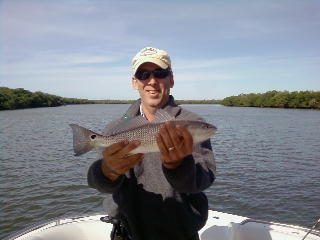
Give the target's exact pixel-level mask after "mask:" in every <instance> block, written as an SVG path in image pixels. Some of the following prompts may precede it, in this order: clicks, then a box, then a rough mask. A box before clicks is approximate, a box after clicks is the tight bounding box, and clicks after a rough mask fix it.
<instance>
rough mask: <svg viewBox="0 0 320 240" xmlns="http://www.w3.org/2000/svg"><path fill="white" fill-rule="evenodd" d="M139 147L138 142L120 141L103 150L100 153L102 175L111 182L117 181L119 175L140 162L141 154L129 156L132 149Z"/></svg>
mask: <svg viewBox="0 0 320 240" xmlns="http://www.w3.org/2000/svg"><path fill="white" fill-rule="evenodd" d="M139 145H140V142H139V141H133V142H128V141H121V142H118V143H114V144H112V145H110V146H109V147H107V148H105V150H104V151H103V152H102V156H103V159H102V165H101V168H102V169H101V170H102V172H103V174H104V175H105V176H106V177H107V178H109V179H110V180H112V181H115V180H116V179H118V178H119V177H120V176H121V175H123V174H125V173H126V172H127V171H129V169H130V168H133V167H134V166H135V165H136V164H137V163H139V162H140V161H142V159H143V157H144V155H143V154H142V153H137V154H132V155H129V152H131V151H132V150H133V149H135V148H137V147H138V146H139Z"/></svg>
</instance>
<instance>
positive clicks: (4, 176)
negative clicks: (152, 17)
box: [0, 105, 320, 238]
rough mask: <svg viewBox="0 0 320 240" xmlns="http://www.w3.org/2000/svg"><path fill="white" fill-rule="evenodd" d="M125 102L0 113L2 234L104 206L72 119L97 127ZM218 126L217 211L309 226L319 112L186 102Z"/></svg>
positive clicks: (313, 212) (212, 196)
mask: <svg viewBox="0 0 320 240" xmlns="http://www.w3.org/2000/svg"><path fill="white" fill-rule="evenodd" d="M127 107H128V105H78V106H65V107H59V108H41V109H26V110H16V111H2V112H0V134H1V138H0V147H1V153H0V159H1V185H0V192H1V193H0V194H1V208H2V209H1V212H0V214H1V219H0V221H1V222H0V227H1V234H0V238H2V237H4V236H6V235H8V234H9V233H12V232H13V231H16V230H18V229H21V228H23V227H25V226H28V225H30V224H33V223H35V222H38V221H42V220H47V219H49V218H53V217H58V216H61V215H77V214H84V213H94V212H100V211H103V208H102V200H103V195H102V194H99V193H98V192H97V191H95V190H94V189H89V188H88V187H87V182H86V170H87V167H88V166H89V165H90V163H91V162H92V161H94V160H95V159H96V158H97V156H98V153H97V152H91V153H88V154H86V155H84V156H81V157H74V156H73V150H72V135H71V129H70V127H69V126H68V124H70V123H78V124H80V125H83V126H85V127H88V128H91V129H93V130H96V131H98V132H99V131H101V130H102V129H103V128H104V126H105V124H106V123H107V122H109V121H110V120H112V119H114V118H116V117H119V116H121V115H122V114H123V113H124V111H125V110H126V109H127ZM184 107H186V108H188V109H190V110H192V111H194V112H197V113H199V114H200V115H202V116H203V117H205V118H206V119H207V121H208V122H210V123H213V124H214V125H216V126H217V127H218V132H219V133H218V134H217V135H216V136H215V137H213V138H212V145H213V148H214V150H215V154H216V162H217V170H218V172H217V180H216V182H215V184H214V185H213V186H212V187H211V188H210V189H208V190H207V191H206V193H207V195H208V197H209V202H210V207H211V208H212V209H214V210H218V211H224V212H228V213H233V214H238V215H243V216H249V217H252V218H256V219H262V220H269V221H280V222H285V223H292V224H299V225H304V226H311V225H312V222H314V221H315V220H316V217H317V216H319V212H320V194H319V193H320V186H319V182H320V174H319V172H320V164H319V159H320V150H319V149H320V127H319V126H320V111H314V110H285V109H259V108H230V107H223V106H219V105H185V106H184Z"/></svg>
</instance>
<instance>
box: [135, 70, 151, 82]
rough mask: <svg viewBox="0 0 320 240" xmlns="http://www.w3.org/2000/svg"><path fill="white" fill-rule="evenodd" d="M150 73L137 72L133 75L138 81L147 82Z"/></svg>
mask: <svg viewBox="0 0 320 240" xmlns="http://www.w3.org/2000/svg"><path fill="white" fill-rule="evenodd" d="M150 74H151V72H150V71H148V70H143V69H141V70H138V71H137V72H136V74H135V77H136V78H138V79H139V80H147V79H148V78H149V77H150Z"/></svg>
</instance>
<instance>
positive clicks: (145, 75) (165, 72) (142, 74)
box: [134, 68, 171, 81]
mask: <svg viewBox="0 0 320 240" xmlns="http://www.w3.org/2000/svg"><path fill="white" fill-rule="evenodd" d="M170 73H171V70H170V68H167V69H162V68H157V69H155V70H153V71H149V70H146V69H139V70H138V71H137V72H136V73H135V74H134V76H135V77H136V78H137V79H139V80H140V81H144V80H147V79H149V77H150V76H151V74H152V75H153V76H154V77H155V78H166V77H168V76H169V74H170Z"/></svg>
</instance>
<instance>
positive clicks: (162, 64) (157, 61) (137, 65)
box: [134, 58, 169, 72]
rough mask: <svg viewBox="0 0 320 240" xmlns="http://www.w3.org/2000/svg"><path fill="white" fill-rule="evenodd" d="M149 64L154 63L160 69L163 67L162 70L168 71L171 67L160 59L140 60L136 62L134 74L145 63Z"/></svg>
mask: <svg viewBox="0 0 320 240" xmlns="http://www.w3.org/2000/svg"><path fill="white" fill-rule="evenodd" d="M147 62H150V63H154V64H156V65H158V66H159V67H161V68H162V69H167V68H168V67H169V66H168V65H167V64H166V63H164V62H163V61H162V60H160V59H156V58H143V59H140V60H139V61H137V62H136V64H135V65H134V72H136V71H137V70H138V68H139V67H140V66H141V65H142V64H144V63H147Z"/></svg>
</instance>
